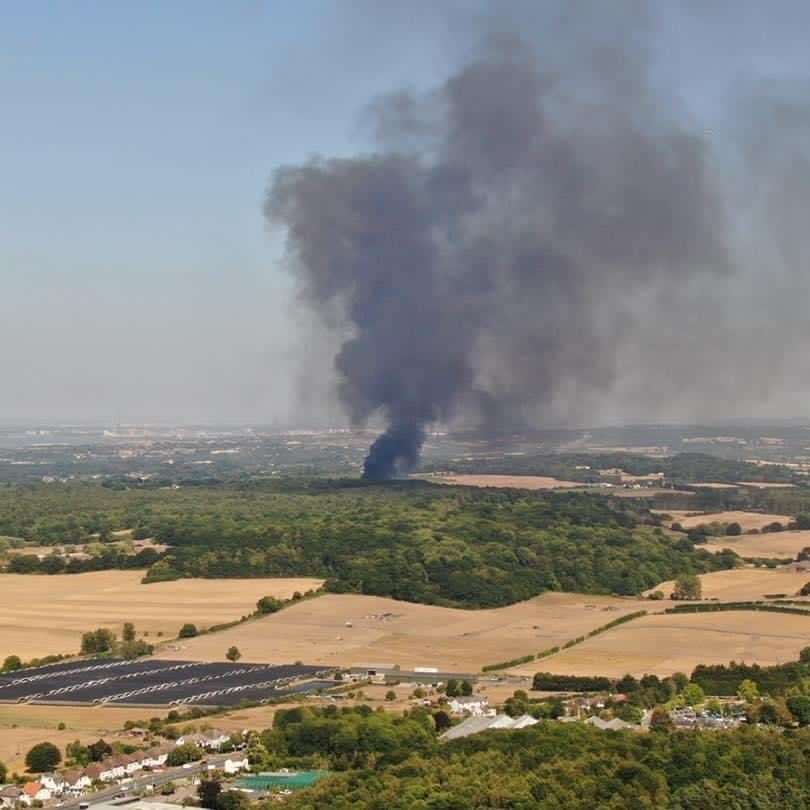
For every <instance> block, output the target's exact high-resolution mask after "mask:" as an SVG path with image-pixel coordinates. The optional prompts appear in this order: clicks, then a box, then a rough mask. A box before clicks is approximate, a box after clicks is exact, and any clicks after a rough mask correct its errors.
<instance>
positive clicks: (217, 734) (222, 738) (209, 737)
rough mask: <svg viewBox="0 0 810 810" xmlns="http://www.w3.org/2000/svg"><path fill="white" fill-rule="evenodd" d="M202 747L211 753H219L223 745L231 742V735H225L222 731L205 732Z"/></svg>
mask: <svg viewBox="0 0 810 810" xmlns="http://www.w3.org/2000/svg"><path fill="white" fill-rule="evenodd" d="M202 738H203V739H202V746H203V748H207V749H209V750H211V751H219V749H220V748H222V746H223V745H225V744H226V743H229V742H230V741H231V735H230V734H226V733H225V732H224V731H219V730H217V729H212V730H210V731H206V732H204V733H203V735H202Z"/></svg>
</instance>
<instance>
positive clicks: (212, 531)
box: [0, 481, 735, 607]
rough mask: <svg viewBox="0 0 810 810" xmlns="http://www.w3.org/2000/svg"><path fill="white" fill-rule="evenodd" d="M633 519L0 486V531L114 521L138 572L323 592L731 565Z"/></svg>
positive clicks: (599, 501) (366, 496) (581, 581)
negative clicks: (160, 552)
mask: <svg viewBox="0 0 810 810" xmlns="http://www.w3.org/2000/svg"><path fill="white" fill-rule="evenodd" d="M645 521H649V515H648V514H647V513H646V511H645V510H644V509H641V510H639V507H637V506H634V505H632V504H630V503H628V502H626V501H625V502H622V501H617V502H611V501H609V500H607V499H605V498H602V497H599V496H595V495H591V494H581V493H571V494H549V493H536V492H525V491H518V490H475V489H469V488H452V487H443V486H436V485H431V484H427V483H424V482H398V483H392V484H388V485H377V486H369V485H362V484H359V482H357V481H345V482H340V481H337V482H327V481H314V482H310V483H306V482H304V483H300V482H279V483H276V484H265V483H253V484H246V485H242V486H224V485H223V486H216V487H210V486H206V487H183V488H179V489H178V488H169V489H152V488H137V487H135V488H130V489H125V490H119V489H112V488H105V487H101V486H92V485H49V486H37V487H32V488H23V489H15V488H9V489H5V490H2V491H0V534H5V535H11V536H17V537H23V538H25V539H27V540H33V541H36V542H38V543H42V544H54V543H70V542H81V541H82V540H86V539H88V537H90V536H91V535H93V536H96V539H98V537H102V538H103V537H108V538H109V537H110V536H111V533H112V532H114V531H116V530H120V529H124V528H128V529H132V530H133V533H134V536H135V537H136V538H146V537H154V538H155V539H156V540H158V541H160V542H163V543H167V544H169V545H170V546H171V549H170V551H169V553H168V554H167V555H166V556H165V557H164V558H162V559H160V560H158V561H157V562H155V563H154V564H153V565H152V566H151V568H150V569H149V571H148V574H147V581H157V580H164V579H174V578H178V577H189V576H196V577H217V578H219V577H259V576H320V577H323V578H325V579H327V588H328V589H330V590H332V591H338V592H347V591H351V592H359V593H366V594H375V595H381V596H392V597H395V598H398V599H405V600H409V601H416V602H424V603H432V604H446V605H466V606H473V607H475V606H479V607H484V606H487V607H488V606H497V605H505V604H509V603H512V602H515V601H518V600H521V599H526V598H528V597H531V596H534V595H536V594H539V593H542V592H543V591H546V590H566V591H581V592H589V593H617V594H628V595H629V594H636V593H638V592H640V591H642V590H644V589H645V588H649V587H652V586H653V585H655V584H657V583H659V582H661V581H663V580H666V579H670V578H673V577H675V576H677V575H678V574H682V573H686V572H704V571H710V570H715V569H718V568H723V567H730V566H732V565H733V564H734V562H735V558H734V557H733V555H712V554H710V553H708V552H706V551H704V550H701V549H699V548H696V547H695V546H694V545H693V544H692V543H691V542H690V541H689V540H688V539H687V538H680V539H673V538H672V537H670V536H668V535H667V534H666V533H664V532H663V531H661V530H660V529H659V528H657V527H655V526H651V525H645ZM127 564H129V563H127Z"/></svg>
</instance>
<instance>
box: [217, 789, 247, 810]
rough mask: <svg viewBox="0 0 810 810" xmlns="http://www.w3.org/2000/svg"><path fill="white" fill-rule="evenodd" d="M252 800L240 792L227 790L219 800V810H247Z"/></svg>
mask: <svg viewBox="0 0 810 810" xmlns="http://www.w3.org/2000/svg"><path fill="white" fill-rule="evenodd" d="M249 805H250V800H249V799H248V797H247V796H245V794H244V793H242V792H241V791H239V790H226V791H224V792H223V793H221V794H220V796H219V798H218V799H217V810H246V808H247V807H248V806H249Z"/></svg>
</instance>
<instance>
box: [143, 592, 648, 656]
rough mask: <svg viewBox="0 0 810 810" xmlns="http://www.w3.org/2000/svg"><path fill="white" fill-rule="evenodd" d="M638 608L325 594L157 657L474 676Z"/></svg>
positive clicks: (640, 603) (604, 599)
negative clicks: (479, 604)
mask: <svg viewBox="0 0 810 810" xmlns="http://www.w3.org/2000/svg"><path fill="white" fill-rule="evenodd" d="M651 604H653V605H654V604H655V603H650V602H649V601H647V600H638V599H623V598H619V597H609V596H584V595H582V594H564V593H547V594H543V595H542V596H539V597H537V598H535V599H530V600H528V601H526V602H521V603H519V604H516V605H510V606H509V607H504V608H498V609H496V610H457V609H452V608H441V607H432V606H429V605H417V604H412V603H410V602H398V601H396V600H393V599H384V598H382V597H376V596H358V595H353V594H351V595H350V594H327V595H325V596H321V597H318V598H316V599H311V600H307V601H304V602H301V603H299V604H297V605H294V606H292V607H289V608H287V609H285V610H282V611H280V612H279V613H276V614H273V615H272V616H267V617H265V618H262V619H257V620H255V621H251V622H247V623H246V624H242V625H239V626H238V627H234V628H232V629H230V630H226V631H223V632H222V633H214V634H211V635H209V636H201V637H198V638H194V639H186V640H183V641H182V642H176V643H170V644H167V645H165V646H164V647H162V648H161V650H160V651H159V653H158V654H159V655H161V656H162V657H164V658H172V657H174V658H183V659H186V658H187V659H191V660H196V661H205V660H214V661H216V660H222V659H223V657H224V655H225V651H226V650H227V649H228V647H230V646H231V645H232V644H233V645H236V646H237V647H238V648H239V650H240V652H241V653H242V658H243V660H245V661H255V662H279V663H281V662H289V661H297V660H300V661H303V662H304V663H307V664H320V663H323V664H335V665H341V666H353V665H362V664H399V665H400V666H401V667H402V668H403V669H410V668H413V667H419V666H432V667H439V668H440V669H444V670H447V671H453V672H476V671H478V670H479V669H480V668H481V667H482V666H483V665H485V664H493V663H498V662H500V661H505V660H510V659H512V658H516V657H519V656H522V655H526V654H527V653H536V652H539V651H540V650H544V649H547V648H548V647H552V646H555V645H558V644H560V643H563V642H565V641H568V640H569V639H571V638H573V637H576V636H579V635H582V634H583V633H586V632H588V631H589V630H592V629H594V628H595V627H599V626H601V625H604V624H607V622H609V621H611V620H613V619H615V618H617V617H618V616H621V615H623V614H625V613H631V612H633V611H636V610H640V609H643V608H648V607H650V605H651Z"/></svg>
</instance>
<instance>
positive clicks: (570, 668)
mask: <svg viewBox="0 0 810 810" xmlns="http://www.w3.org/2000/svg"><path fill="white" fill-rule="evenodd" d="M809 642H810V617H807V616H792V615H787V614H778V613H756V612H748V611H746V612H728V613H702V614H701V613H697V614H694V613H693V614H685V615H672V614H670V615H664V614H656V615H650V616H644V617H642V618H640V619H637V620H635V621H633V622H629V623H628V624H625V625H620V626H619V627H616V628H613V629H612V630H609V631H608V632H606V633H603V634H601V635H599V636H595V637H594V638H592V639H588V640H587V641H585V642H583V643H582V644H578V645H577V646H575V647H572V648H571V649H569V650H565V651H563V652H561V653H559V654H558V655H555V656H552V657H550V658H548V659H545V660H543V661H538V662H535V663H534V664H531V665H524V666H522V667H517V668H515V669H514V670H510V672H517V673H521V674H531V673H533V672H537V671H543V672H554V673H560V674H566V675H606V676H608V677H615V678H619V677H621V676H622V675H624V674H625V673H628V672H629V673H630V674H631V675H635V676H636V677H639V676H641V675H644V674H645V673H652V674H655V675H659V676H664V675H671V674H672V673H674V672H684V673H686V674H687V675H688V674H689V673H690V672H691V671H692V670H693V669H694V667H695V666H696V665H697V664H726V663H728V662H729V661H744V662H746V663H758V664H779V663H783V662H785V661H795V660H796V659H797V658H798V654H799V650H801V649H802V648H803V647H806V646H807V645H808V643H809Z"/></svg>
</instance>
